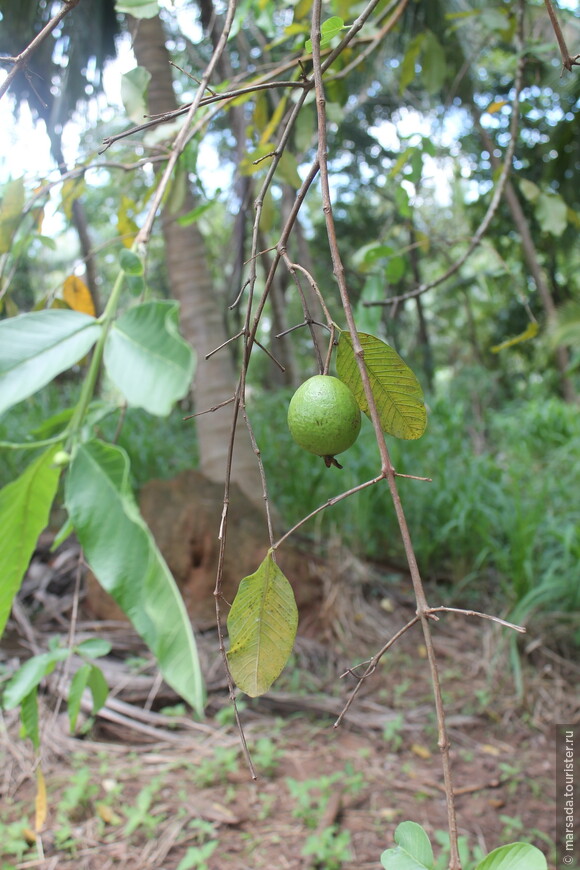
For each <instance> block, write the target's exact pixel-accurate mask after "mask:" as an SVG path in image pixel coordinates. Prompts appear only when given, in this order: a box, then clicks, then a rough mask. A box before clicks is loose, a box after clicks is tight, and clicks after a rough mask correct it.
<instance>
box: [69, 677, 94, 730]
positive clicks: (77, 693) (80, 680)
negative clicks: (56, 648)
mask: <svg viewBox="0 0 580 870" xmlns="http://www.w3.org/2000/svg"><path fill="white" fill-rule="evenodd" d="M90 672H91V665H89V664H84V665H81V666H80V668H79V669H78V671H77V672H76V673H75V675H74V676H73V678H72V680H71V681H70V688H69V690H68V719H69V724H70V730H71V733H74V730H75V728H76V724H77V719H78V716H79V711H80V709H81V701H82V699H83V692H84V691H85V689H86V687H87V681H88V679H89V674H90Z"/></svg>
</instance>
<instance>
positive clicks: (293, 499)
mask: <svg viewBox="0 0 580 870" xmlns="http://www.w3.org/2000/svg"><path fill="white" fill-rule="evenodd" d="M256 404H257V403H256ZM428 408H429V424H428V428H427V431H426V433H425V435H424V436H423V437H422V438H421V439H420V440H418V441H400V440H396V439H393V438H389V439H387V442H388V447H389V450H390V453H391V459H392V461H393V464H394V466H395V468H396V470H397V471H398V472H400V473H403V474H410V475H416V476H419V477H429V478H431V482H430V483H429V482H423V481H418V480H407V479H404V478H400V480H399V491H400V493H401V497H402V500H403V505H404V509H405V514H406V516H407V519H408V523H409V526H410V530H411V535H412V539H413V544H414V547H415V551H416V554H417V557H418V560H419V564H420V567H421V570H422V573H423V575H424V578H425V579H426V580H429V581H436V582H438V583H444V584H446V585H447V586H449V587H450V591H451V594H452V596H455V595H456V596H457V597H458V598H459V599H460V600H461V601H462V602H464V603H467V604H470V605H475V604H477V603H481V602H482V601H489V600H490V599H497V600H498V601H500V602H501V603H502V608H503V612H504V613H507V612H509V613H511V614H512V615H514V616H517V617H518V618H519V619H526V618H528V617H529V616H530V615H533V614H535V613H538V612H539V611H540V610H541V612H542V613H543V614H546V613H549V612H552V613H554V614H556V613H559V614H560V615H561V614H562V613H573V612H577V611H578V610H580V584H579V583H578V582H577V581H576V582H572V578H573V577H576V578H577V571H578V567H577V566H578V564H579V562H580V502H579V501H578V497H577V493H578V491H579V488H580V463H578V462H577V461H576V460H575V457H577V456H578V455H579V452H580V416H579V415H578V410H577V408H575V407H573V406H570V405H566V404H565V403H564V402H562V401H560V400H559V399H556V398H551V399H545V400H539V399H536V400H532V401H527V402H513V403H510V404H507V405H504V406H503V408H502V409H501V410H498V411H493V410H490V409H485V412H484V413H483V414H482V415H480V416H476V415H474V412H473V408H472V403H471V402H470V401H467V400H465V399H462V398H461V397H457V396H454V395H452V394H449V393H448V394H447V395H441V396H439V397H437V398H435V399H431V400H429V401H428ZM260 410H263V413H262V414H261V415H259V414H258V413H257V410H256V412H255V413H254V414H253V416H252V419H253V422H254V425H255V428H256V434H257V438H258V443H259V444H260V446H261V450H262V456H263V459H264V463H265V466H266V472H267V476H268V480H269V483H270V488H271V495H272V498H273V500H274V502H275V503H276V505H277V507H278V509H279V510H280V511H281V512H282V514H283V516H284V519H285V521H286V522H287V523H288V524H290V525H291V524H294V523H295V522H297V521H298V520H299V519H300V518H301V517H303V516H304V515H306V514H308V513H309V512H310V511H311V510H313V509H314V508H316V507H317V506H318V505H320V504H322V503H324V502H325V501H326V500H327V499H329V498H331V497H333V496H336V495H338V494H340V493H341V492H342V491H344V490H348V489H350V488H351V487H354V486H356V485H357V484H359V483H360V482H362V481H365V480H369V479H371V478H373V477H374V476H375V475H376V474H377V471H378V470H379V468H380V464H379V458H378V451H377V447H376V443H375V438H374V433H373V430H372V427H371V425H370V423H369V421H368V420H364V421H363V429H362V431H361V435H360V437H359V439H358V441H357V443H356V444H355V445H354V447H352V448H351V449H350V450H348V451H347V452H346V453H344V454H342V455H341V457H340V459H341V463H342V464H343V465H344V468H343V469H342V470H339V469H336V468H330V469H328V468H326V467H325V464H324V462H323V460H321V459H320V460H319V459H317V458H316V457H313V456H311V455H309V454H307V453H305V452H304V451H301V450H300V449H299V448H298V447H296V445H294V444H293V443H292V441H291V439H290V437H289V435H287V430H286V425H285V410H286V403H285V401H282V400H281V398H280V395H279V394H276V395H275V396H271V397H264V398H262V399H260ZM262 421H264V422H263V423H262ZM266 427H267V428H266ZM273 432H275V437H273V435H272V433H273ZM304 530H305V531H306V532H307V533H308V534H310V535H312V536H313V538H315V539H316V540H317V542H318V543H319V544H320V546H323V545H324V542H326V541H328V540H329V538H331V537H332V536H333V535H340V537H341V538H342V540H343V541H344V543H345V544H346V545H347V546H349V547H350V548H351V549H353V550H354V551H355V552H356V553H357V554H358V555H360V556H361V557H365V558H370V559H373V560H376V561H378V562H386V563H392V562H399V561H400V562H403V561H404V553H403V549H402V544H401V540H400V535H399V532H398V527H397V524H396V518H395V514H394V510H393V507H392V503H391V499H390V494H389V491H388V488H387V486H385V485H380V486H372V487H370V488H367V489H365V490H364V491H362V492H360V493H357V494H355V495H353V496H352V497H350V498H348V499H346V500H344V501H342V502H340V503H338V504H336V505H334V506H333V507H332V509H330V510H325V511H324V512H322V513H321V514H318V515H317V517H315V518H313V519H312V520H310V521H309V523H308V525H307V526H306V527H305V529H304ZM573 640H574V641H575V642H576V643H580V633H578V636H577V637H575V638H573Z"/></svg>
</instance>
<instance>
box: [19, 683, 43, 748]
mask: <svg viewBox="0 0 580 870" xmlns="http://www.w3.org/2000/svg"><path fill="white" fill-rule="evenodd" d="M37 696H38V692H37V689H36V687H34V689H32V691H31V692H30V693H29V694H28V695H26V697H25V698H23V699H22V706H21V708H20V721H21V722H22V734H23V737H30V739H31V740H32V745H33V746H34V748H35V749H38V747H39V746H40V731H39V728H38V697H37Z"/></svg>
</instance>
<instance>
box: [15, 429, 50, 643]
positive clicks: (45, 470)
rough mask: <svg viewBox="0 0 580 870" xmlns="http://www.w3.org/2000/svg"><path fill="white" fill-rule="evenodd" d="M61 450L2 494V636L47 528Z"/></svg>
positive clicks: (38, 460) (45, 457)
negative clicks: (53, 464)
mask: <svg viewBox="0 0 580 870" xmlns="http://www.w3.org/2000/svg"><path fill="white" fill-rule="evenodd" d="M60 447H61V445H60V444H55V445H53V446H52V447H51V448H50V449H49V450H47V451H46V452H45V453H42V454H41V455H40V456H38V457H37V458H36V459H35V460H34V461H33V462H32V463H31V464H30V465H29V466H28V468H27V469H26V470H25V471H23V473H22V474H21V475H20V477H18V478H17V479H16V480H13V481H12V482H11V483H9V484H7V485H6V486H5V487H4V488H3V489H1V490H0V577H1V581H0V635H1V634H2V632H3V631H4V626H5V625H6V621H7V619H8V616H9V614H10V610H11V608H12V602H13V600H14V596H15V595H16V593H17V592H18V590H19V589H20V584H21V583H22V578H23V576H24V572H25V571H26V569H27V568H28V565H29V563H30V559H31V557H32V554H33V552H34V548H35V546H36V542H37V540H38V536H39V535H40V533H41V532H42V531H43V529H44V528H46V526H47V524H48V520H49V516H50V508H51V506H52V502H53V501H54V497H55V495H56V490H57V487H58V479H59V476H60V470H59V469H58V468H56V467H53V466H52V459H53V456H54V455H55V453H56V452H57V451H58V450H59V449H60Z"/></svg>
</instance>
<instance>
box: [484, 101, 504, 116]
mask: <svg viewBox="0 0 580 870" xmlns="http://www.w3.org/2000/svg"><path fill="white" fill-rule="evenodd" d="M504 106H507V100H494V101H493V103H490V104H489V106H488V107H487V109H486V110H485V111H486V112H487V113H488V115H494V114H495V113H496V112H499V110H500V109H503V107H504Z"/></svg>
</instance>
